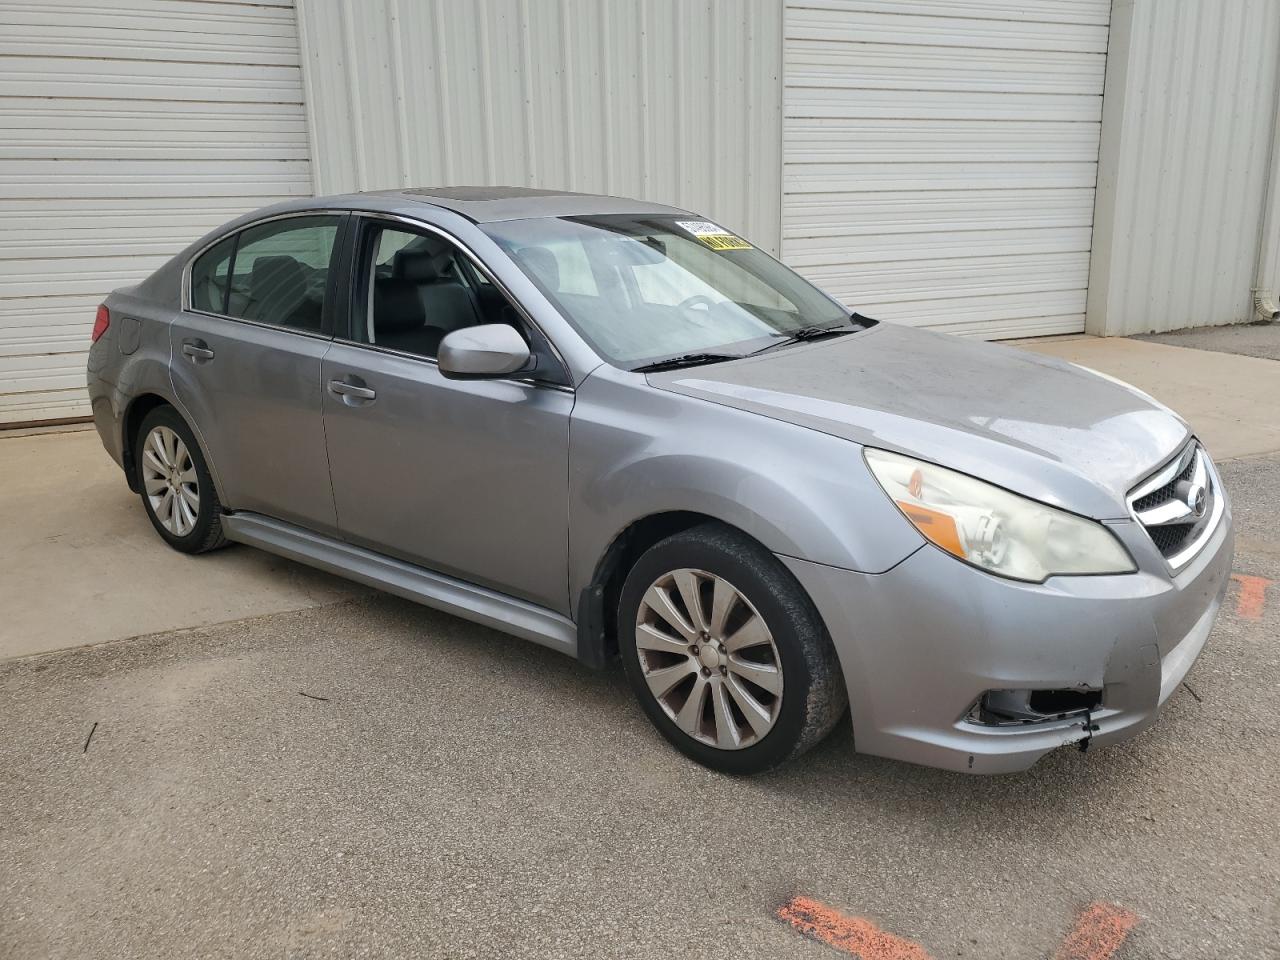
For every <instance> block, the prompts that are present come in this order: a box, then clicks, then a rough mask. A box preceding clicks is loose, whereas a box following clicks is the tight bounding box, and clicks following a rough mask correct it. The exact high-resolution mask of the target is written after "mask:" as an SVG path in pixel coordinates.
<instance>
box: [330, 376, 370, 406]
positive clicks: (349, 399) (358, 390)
mask: <svg viewBox="0 0 1280 960" xmlns="http://www.w3.org/2000/svg"><path fill="white" fill-rule="evenodd" d="M329 392H330V393H332V394H333V395H334V396H337V397H342V399H343V402H345V403H348V404H357V403H361V402H366V403H367V402H368V401H370V400H373V399H374V398H375V397H377V393H375V392H374V390H373V388H372V387H366V386H362V385H361V384H358V383H348V382H347V381H346V380H330V381H329Z"/></svg>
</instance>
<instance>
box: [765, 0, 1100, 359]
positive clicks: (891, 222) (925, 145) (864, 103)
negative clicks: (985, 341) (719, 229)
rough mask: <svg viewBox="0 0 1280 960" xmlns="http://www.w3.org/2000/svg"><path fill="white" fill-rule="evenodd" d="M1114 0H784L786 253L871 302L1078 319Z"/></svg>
mask: <svg viewBox="0 0 1280 960" xmlns="http://www.w3.org/2000/svg"><path fill="white" fill-rule="evenodd" d="M1110 6H1111V5H1110V0H795V2H789V3H788V6H787V12H786V24H785V31H786V40H785V74H786V81H785V83H786V89H785V106H784V109H785V137H786V140H785V145H784V168H783V189H784V197H783V253H784V256H785V258H786V260H787V262H788V263H790V264H792V265H793V266H795V267H797V268H798V269H800V270H801V271H802V272H803V273H805V274H806V275H808V276H809V277H811V278H813V279H814V280H815V281H817V282H818V283H820V284H822V285H823V286H824V287H825V288H826V289H827V290H828V291H829V292H831V293H832V294H834V295H836V296H837V297H839V298H840V299H842V300H844V301H846V302H848V303H849V304H850V305H851V306H854V307H856V308H858V309H859V310H861V311H862V312H864V313H867V314H870V315H872V316H876V317H879V318H881V319H885V320H895V321H900V322H903V323H910V324H916V325H921V326H930V327H934V328H936V329H941V330H947V331H950V332H954V333H961V334H968V335H972V336H979V337H986V338H997V337H1014V336H1032V335H1036V334H1050V333H1078V332H1081V331H1083V330H1084V309H1085V293H1086V290H1087V287H1088V277H1089V244H1090V235H1091V233H1092V223H1093V192H1094V184H1095V182H1096V180H1097V158H1098V139H1099V135H1100V132H1101V129H1100V121H1101V117H1102V81H1103V72H1104V68H1105V63H1106V50H1107V28H1108V19H1109V15H1110Z"/></svg>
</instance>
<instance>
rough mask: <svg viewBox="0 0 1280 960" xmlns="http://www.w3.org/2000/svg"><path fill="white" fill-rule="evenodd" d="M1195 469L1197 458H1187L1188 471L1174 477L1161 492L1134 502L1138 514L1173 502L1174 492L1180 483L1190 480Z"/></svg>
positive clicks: (1149, 494) (1157, 491)
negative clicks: (1170, 501)
mask: <svg viewBox="0 0 1280 960" xmlns="http://www.w3.org/2000/svg"><path fill="white" fill-rule="evenodd" d="M1195 469H1196V458H1195V457H1187V466H1186V469H1184V470H1183V471H1182V472H1181V473H1180V474H1178V475H1177V476H1176V477H1174V478H1173V479H1172V480H1170V481H1169V482H1168V483H1166V484H1165V485H1164V486H1163V487H1161V488H1160V489H1159V490H1156V491H1154V492H1153V493H1148V494H1147V495H1146V496H1145V497H1142V498H1141V499H1139V500H1135V501H1134V502H1133V509H1134V510H1136V511H1137V512H1138V513H1142V512H1143V511H1144V510H1150V509H1151V508H1152V507H1158V506H1160V504H1162V503H1166V502H1167V501H1169V500H1172V499H1173V496H1174V491H1175V490H1176V489H1177V487H1178V482H1179V481H1182V480H1190V479H1191V475H1192V473H1194V472H1195Z"/></svg>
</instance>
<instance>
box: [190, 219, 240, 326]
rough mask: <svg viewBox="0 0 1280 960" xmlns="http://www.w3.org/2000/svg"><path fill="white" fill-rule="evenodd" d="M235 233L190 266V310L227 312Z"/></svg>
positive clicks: (197, 258) (215, 245)
mask: <svg viewBox="0 0 1280 960" xmlns="http://www.w3.org/2000/svg"><path fill="white" fill-rule="evenodd" d="M235 246H236V238H235V237H234V236H231V237H227V239H225V240H222V241H219V242H218V243H216V244H214V245H213V246H212V247H210V248H209V249H208V250H206V251H205V252H204V253H202V254H200V256H198V257H196V261H195V263H193V264H192V265H191V309H193V310H202V311H204V312H205V313H226V312H227V292H228V291H229V290H230V289H231V284H230V279H231V255H232V253H234V252H235Z"/></svg>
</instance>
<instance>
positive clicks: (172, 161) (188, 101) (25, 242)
mask: <svg viewBox="0 0 1280 960" xmlns="http://www.w3.org/2000/svg"><path fill="white" fill-rule="evenodd" d="M310 192H311V173H310V163H309V160H308V147H307V129H306V118H305V115H304V110H303V101H302V82H301V75H300V70H299V65H298V35H297V27H296V24H295V21H294V11H293V6H292V2H291V0H254V2H252V3H247V2H246V3H237V2H229V0H112V2H111V3H102V2H97V3H85V2H74V0H28V2H17V0H0V425H2V424H13V423H22V422H32V421H48V420H58V419H66V418H74V417H81V416H84V415H86V414H87V413H88V403H87V400H86V397H85V392H84V369H85V352H86V351H87V349H88V345H89V331H90V328H91V327H92V325H93V316H94V311H95V309H96V307H97V304H98V303H99V302H101V300H102V298H103V297H104V296H105V295H106V294H107V293H108V292H109V291H110V290H112V289H113V288H115V287H118V286H123V285H128V284H131V283H135V282H137V281H138V280H140V279H142V278H143V277H145V276H146V275H147V274H148V273H150V272H151V271H152V270H154V269H155V268H156V267H157V266H159V265H160V264H161V263H163V262H164V261H165V260H166V259H167V258H168V257H170V256H172V255H173V254H174V253H175V252H177V251H178V250H180V249H182V247H184V246H185V245H186V244H187V243H189V242H190V241H191V240H194V239H195V238H196V237H198V236H199V235H200V234H202V233H204V232H205V231H206V230H208V229H210V228H211V227H214V226H217V225H218V224H219V223H222V222H224V221H225V220H228V219H230V218H231V217H233V216H235V215H236V214H239V213H242V212H244V211H246V210H251V209H253V208H255V207H258V206H262V205H263V204H266V203H270V202H271V201H273V200H275V199H279V198H281V197H286V196H294V195H299V194H301V195H306V194H309V193H310Z"/></svg>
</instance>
